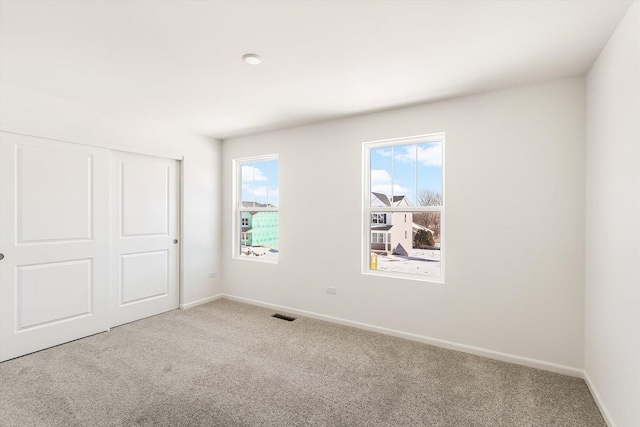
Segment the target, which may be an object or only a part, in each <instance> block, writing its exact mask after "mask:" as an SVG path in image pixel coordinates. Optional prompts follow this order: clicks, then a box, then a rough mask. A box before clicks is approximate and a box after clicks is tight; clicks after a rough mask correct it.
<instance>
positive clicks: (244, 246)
mask: <svg viewBox="0 0 640 427" xmlns="http://www.w3.org/2000/svg"><path fill="white" fill-rule="evenodd" d="M240 224H241V226H240V230H239V235H238V236H237V237H238V238H239V239H240V256H246V257H252V258H258V257H259V258H263V259H264V258H270V259H277V258H278V212H249V211H243V212H240Z"/></svg>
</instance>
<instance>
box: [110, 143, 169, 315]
mask: <svg viewBox="0 0 640 427" xmlns="http://www.w3.org/2000/svg"><path fill="white" fill-rule="evenodd" d="M178 171H179V169H178V162H177V161H176V160H171V159H164V158H160V157H150V156H143V155H139V154H131V153H124V152H120V151H112V152H111V273H112V274H111V310H110V313H111V325H112V326H117V325H121V324H123V323H128V322H131V321H134V320H138V319H141V318H143V317H148V316H152V315H154V314H158V313H163V312H165V311H169V310H173V309H176V308H178V306H179V303H180V296H179V271H178V270H179V269H178V262H179V253H180V251H179V243H180V242H179V241H178V240H179V231H178V227H179V216H178V215H179V209H178V201H179V194H178V191H179V177H178Z"/></svg>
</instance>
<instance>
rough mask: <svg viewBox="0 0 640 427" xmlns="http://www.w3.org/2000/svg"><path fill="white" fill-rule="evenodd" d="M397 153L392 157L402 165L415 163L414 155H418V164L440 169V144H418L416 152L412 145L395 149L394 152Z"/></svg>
mask: <svg viewBox="0 0 640 427" xmlns="http://www.w3.org/2000/svg"><path fill="white" fill-rule="evenodd" d="M396 150H397V151H398V153H396V154H395V155H394V157H395V159H396V160H398V161H400V162H404V163H415V161H416V154H417V155H418V162H420V163H421V164H423V165H424V166H436V167H442V143H440V142H437V143H433V144H419V145H418V148H417V150H416V147H415V146H414V145H409V146H405V147H402V149H400V148H397V149H395V150H394V151H396Z"/></svg>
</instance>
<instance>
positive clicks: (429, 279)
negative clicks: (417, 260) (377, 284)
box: [362, 270, 444, 285]
mask: <svg viewBox="0 0 640 427" xmlns="http://www.w3.org/2000/svg"><path fill="white" fill-rule="evenodd" d="M362 274H365V275H367V276H378V277H388V278H391V279H402V280H411V281H414V282H426V283H434V284H438V285H444V277H435V276H426V277H424V276H423V277H420V276H418V275H417V274H404V273H392V272H388V271H381V270H363V271H362Z"/></svg>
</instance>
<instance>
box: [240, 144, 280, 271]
mask: <svg viewBox="0 0 640 427" xmlns="http://www.w3.org/2000/svg"><path fill="white" fill-rule="evenodd" d="M271 160H277V161H278V171H279V170H280V160H279V159H278V155H277V154H267V155H262V156H253V157H242V158H239V159H234V160H233V206H232V207H233V221H232V224H233V227H232V228H233V236H232V239H231V240H232V245H231V251H232V257H233V258H234V259H241V260H246V261H255V262H264V263H268V264H277V263H278V259H279V258H280V244H279V243H278V257H277V258H263V257H254V256H251V257H250V256H243V255H240V249H241V242H242V234H241V233H242V220H241V213H242V212H276V213H279V212H280V208H279V207H277V206H273V207H266V206H265V207H258V206H253V207H244V206H242V176H241V174H242V165H244V164H247V163H256V162H265V161H271ZM279 186H280V183H279V180H278V187H279ZM279 204H280V203H278V205H279ZM278 239H280V218H279V215H278Z"/></svg>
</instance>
